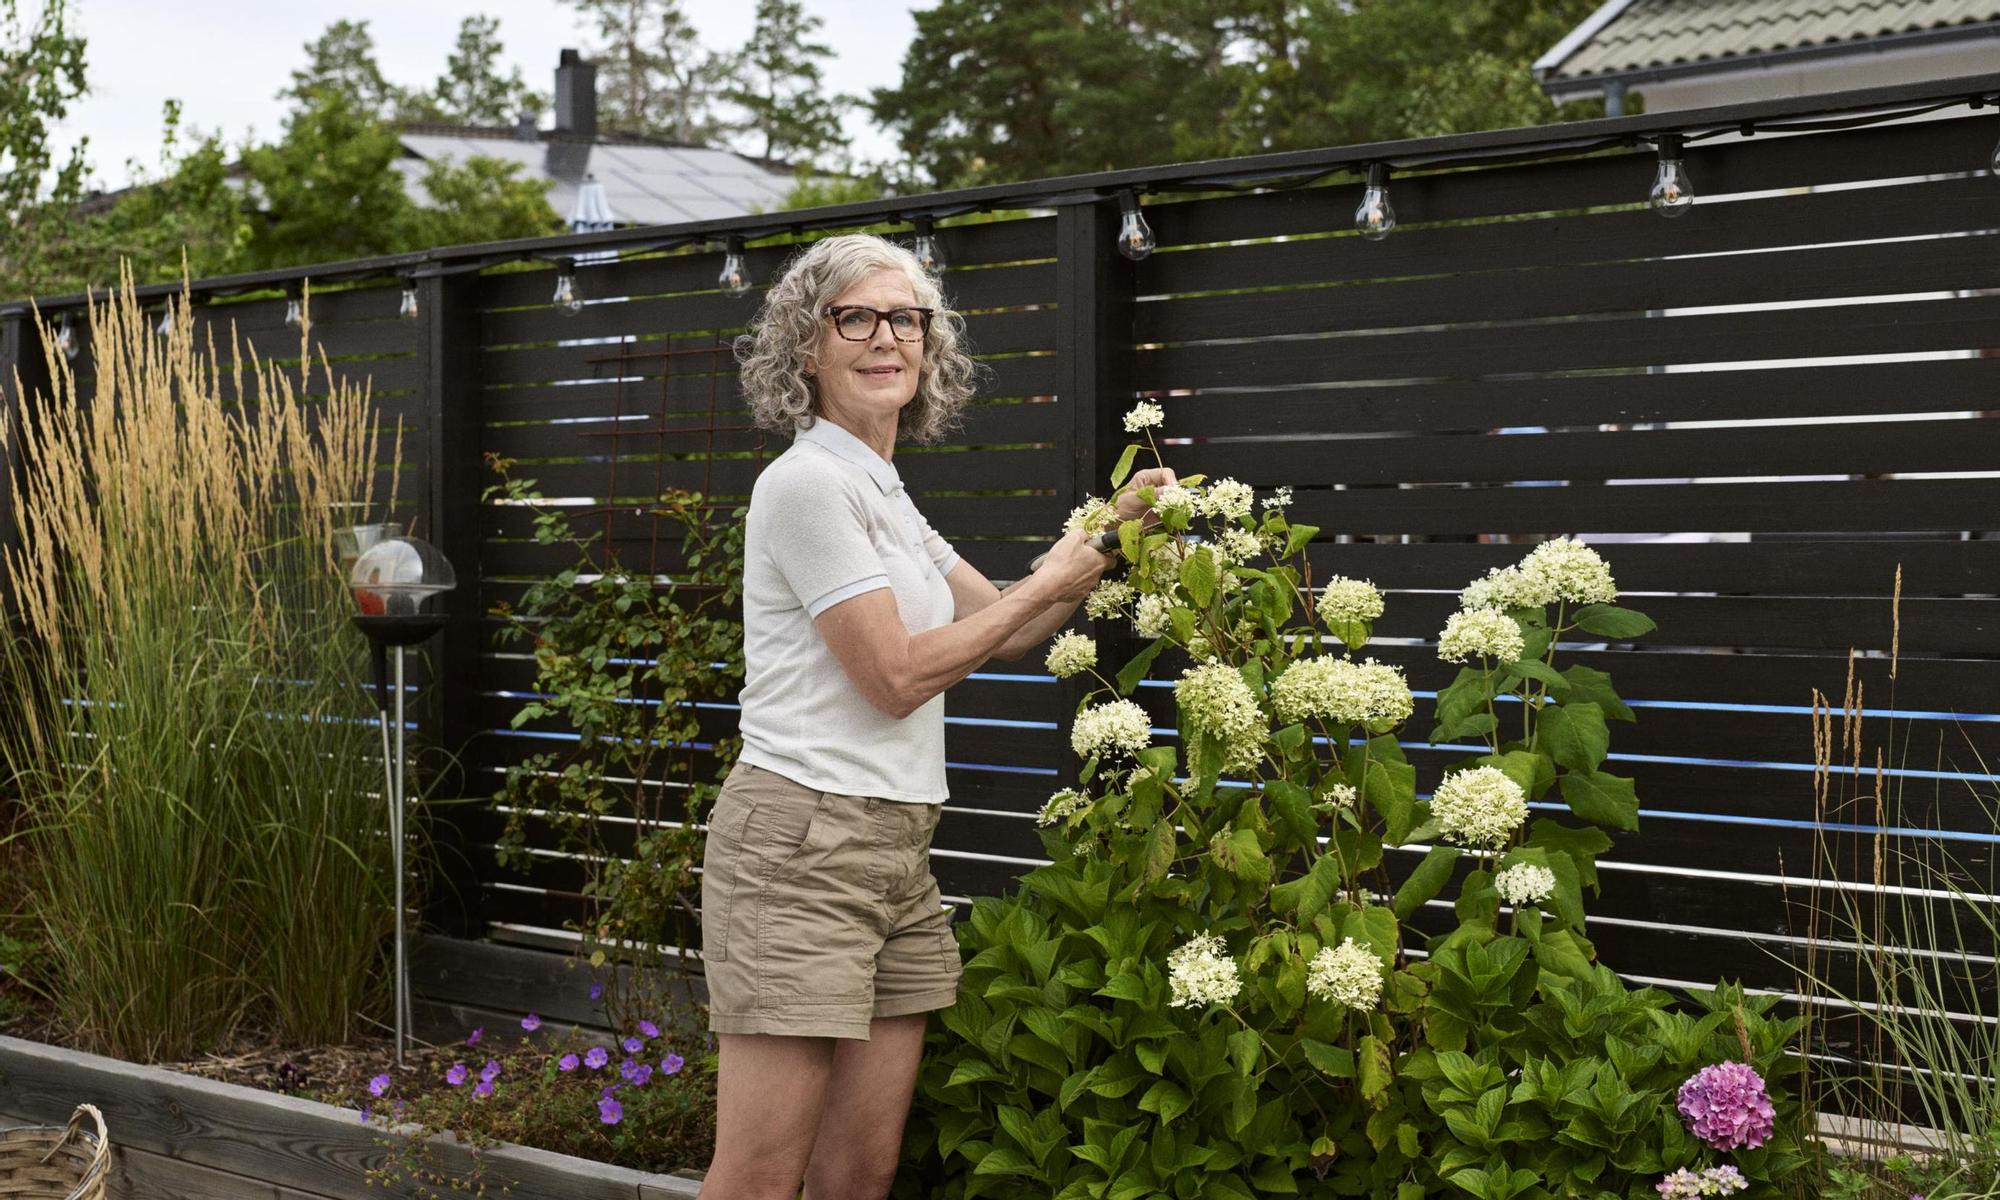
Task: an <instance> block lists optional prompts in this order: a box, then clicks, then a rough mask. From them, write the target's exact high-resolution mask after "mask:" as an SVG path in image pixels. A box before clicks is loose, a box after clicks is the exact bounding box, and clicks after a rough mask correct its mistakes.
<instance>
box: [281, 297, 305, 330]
mask: <svg viewBox="0 0 2000 1200" xmlns="http://www.w3.org/2000/svg"><path fill="white" fill-rule="evenodd" d="M305 323H306V306H305V301H303V300H301V299H299V298H298V297H297V296H290V297H287V298H286V300H285V328H287V329H297V328H298V327H299V326H301V325H303V324H305Z"/></svg>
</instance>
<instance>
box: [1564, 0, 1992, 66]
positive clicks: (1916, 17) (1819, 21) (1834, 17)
mask: <svg viewBox="0 0 2000 1200" xmlns="http://www.w3.org/2000/svg"><path fill="white" fill-rule="evenodd" d="M1984 21H2000V2H1996V0H1635V3H1633V4H1632V5H1631V7H1629V8H1627V9H1626V10H1625V11H1624V12H1622V13H1620V14H1619V15H1618V16H1617V18H1616V19H1614V20H1613V21H1611V23H1610V24H1608V25H1606V26H1605V27H1604V28H1603V29H1600V30H1598V32H1597V34H1596V36H1594V37H1592V38H1591V39H1590V40H1589V41H1586V42H1584V43H1583V44H1582V45H1580V46H1578V47H1577V48H1576V49H1575V50H1574V51H1572V52H1571V54H1570V56H1569V57H1568V58H1566V59H1564V60H1563V61H1562V62H1561V63H1560V64H1558V65H1557V67H1556V69H1555V70H1554V71H1553V72H1551V73H1550V78H1552V79H1576V78H1579V77H1582V76H1586V75H1602V74H1611V73H1617V72H1623V71H1635V70H1640V69H1643V68H1646V67H1656V66H1667V65H1671V64H1676V63H1693V62H1704V61H1710V60H1716V59H1724V58H1731V57H1735V56H1739V55H1746V54H1761V53H1765V52H1767V51H1772V50H1790V49H1795V48H1800V47H1805V46H1819V45H1828V44H1832V43H1837V42H1844V41H1853V40H1861V39H1866V38H1874V37H1881V36H1884V35H1887V34H1894V33H1906V32H1910V31H1913V30H1924V29H1943V28H1948V27H1950V26H1953V25H1964V24H1969V23H1973V22H1984Z"/></svg>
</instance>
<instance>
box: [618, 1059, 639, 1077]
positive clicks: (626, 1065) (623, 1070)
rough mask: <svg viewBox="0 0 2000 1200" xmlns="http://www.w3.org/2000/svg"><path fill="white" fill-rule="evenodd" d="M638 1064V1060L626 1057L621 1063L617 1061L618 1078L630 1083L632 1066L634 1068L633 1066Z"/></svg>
mask: <svg viewBox="0 0 2000 1200" xmlns="http://www.w3.org/2000/svg"><path fill="white" fill-rule="evenodd" d="M638 1065H639V1062H638V1060H637V1059H631V1058H628V1059H626V1060H625V1061H624V1062H622V1063H619V1064H618V1078H620V1079H622V1080H624V1081H625V1082H626V1083H631V1082H632V1068H634V1067H636V1066H638Z"/></svg>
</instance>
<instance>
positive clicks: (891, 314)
mask: <svg viewBox="0 0 2000 1200" xmlns="http://www.w3.org/2000/svg"><path fill="white" fill-rule="evenodd" d="M933 311H934V310H932V309H928V308H891V309H880V308H870V307H868V306H867V305H865V304H832V305H828V306H827V309H826V313H825V316H826V319H827V320H829V321H832V322H833V331H834V332H835V333H837V334H839V335H840V336H841V337H843V338H845V339H847V340H848V341H850V342H865V341H867V340H869V339H870V338H872V337H874V336H875V331H876V330H877V329H880V328H881V327H882V322H884V321H887V322H889V332H890V333H891V334H892V335H894V336H895V339H896V340H897V341H899V342H921V341H923V340H924V335H925V334H927V333H929V332H930V329H931V313H932V312H933Z"/></svg>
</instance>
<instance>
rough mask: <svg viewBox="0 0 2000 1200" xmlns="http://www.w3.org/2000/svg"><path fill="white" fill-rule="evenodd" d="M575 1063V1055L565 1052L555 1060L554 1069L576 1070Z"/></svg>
mask: <svg viewBox="0 0 2000 1200" xmlns="http://www.w3.org/2000/svg"><path fill="white" fill-rule="evenodd" d="M576 1064H577V1057H576V1055H574V1054H565V1055H563V1056H562V1057H561V1058H559V1059H557V1060H556V1070H558V1071H574V1070H576Z"/></svg>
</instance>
